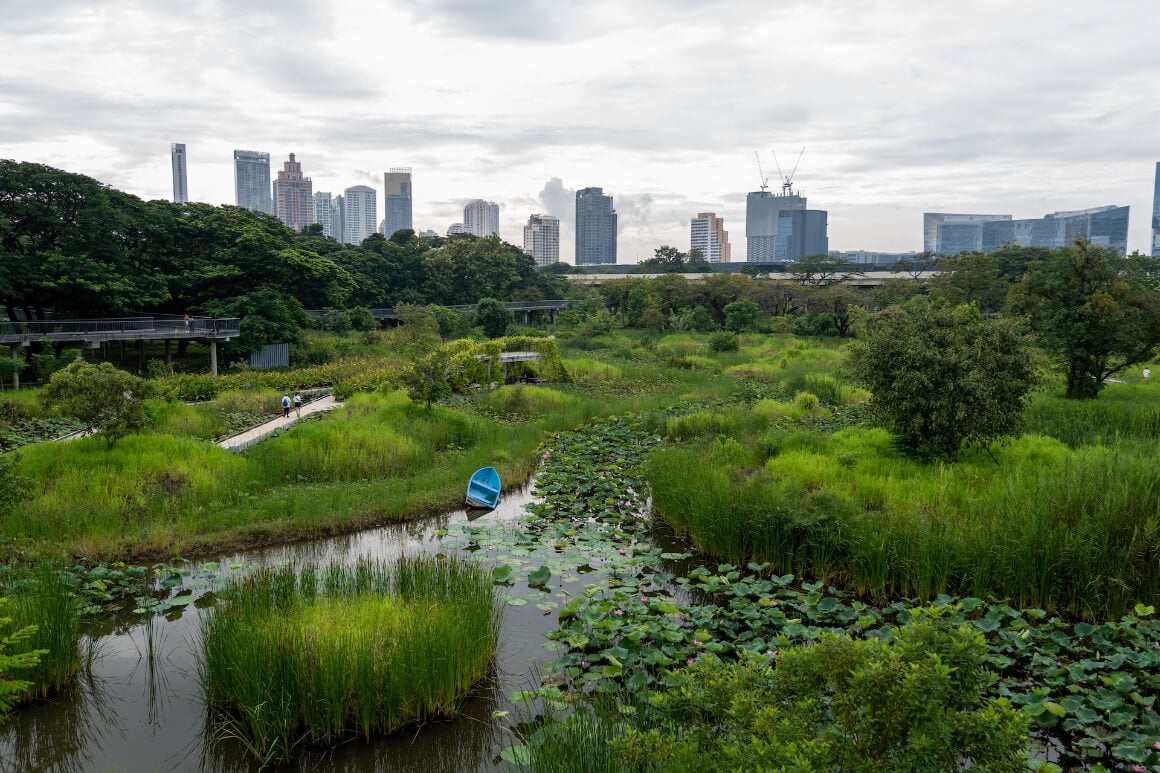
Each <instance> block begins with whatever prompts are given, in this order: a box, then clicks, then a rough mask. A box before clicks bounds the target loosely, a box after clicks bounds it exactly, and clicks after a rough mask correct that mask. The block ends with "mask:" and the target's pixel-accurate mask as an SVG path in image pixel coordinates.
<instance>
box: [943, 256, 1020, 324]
mask: <svg viewBox="0 0 1160 773" xmlns="http://www.w3.org/2000/svg"><path fill="white" fill-rule="evenodd" d="M1007 288H1008V285H1007V280H1006V279H1004V278H1003V272H1002V271H1001V270H1000V269H999V265H998V264H997V263H996V262H995V258H994V257H992V256H991V255H989V254H984V253H982V252H964V253H961V254H959V255H951V256H947V257H944V258H941V259H939V262H938V273H937V274H935V275H934V276H933V277H931V280H930V294H931V296H932V297H935V298H942V299H943V300H945V301H947V302H948V303H950V304H952V305H956V306H957V305H959V304H963V303H974V304H975V305H977V306H978V307H979V310H980V311H982V312H983V313H984V314H993V313H995V312H997V311H999V309H1000V308H1001V307H1002V306H1003V301H1004V300H1005V299H1006V297H1007Z"/></svg>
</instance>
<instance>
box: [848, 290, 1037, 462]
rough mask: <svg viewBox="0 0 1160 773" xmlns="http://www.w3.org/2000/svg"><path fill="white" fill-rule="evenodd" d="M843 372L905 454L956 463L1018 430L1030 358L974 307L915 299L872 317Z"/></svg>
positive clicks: (1008, 332) (1009, 332)
mask: <svg viewBox="0 0 1160 773" xmlns="http://www.w3.org/2000/svg"><path fill="white" fill-rule="evenodd" d="M850 369H851V372H852V373H853V375H854V377H855V379H856V380H858V381H859V382H861V383H862V384H863V385H864V386H866V387H867V388H869V389H870V391H871V393H872V394H873V397H872V400H871V406H872V407H873V409H874V410H875V412H876V413H877V415H878V416H879V417H880V418H881V420H882V421H883V422H884V423H885V424H886V426H887V427H889V428H890V429H891V430H892V431H893V432H894V433H895V434H897V435H898V436H899V438H900V440H901V442H902V444H903V445H904V447H906V448H907V449H908V450H909V451H910V452H911V453H914V454H915V455H917V456H921V457H936V458H941V459H947V460H952V461H953V460H954V459H956V458H958V454H959V450H960V448H961V447H962V445H963V444H964V443H974V444H986V443H990V442H992V441H994V440H996V439H998V438H999V437H1002V436H1003V435H1006V434H1009V433H1011V432H1012V431H1014V430H1015V429H1016V427H1017V426H1018V425H1019V419H1020V415H1021V414H1022V410H1023V399H1024V397H1025V395H1026V394H1027V392H1028V390H1029V389H1030V388H1031V385H1032V369H1031V359H1030V355H1029V354H1028V351H1027V347H1026V346H1025V344H1024V342H1023V339H1022V337H1021V336H1020V334H1019V332H1018V330H1017V329H1016V327H1015V325H1014V323H1012V322H1011V321H1009V320H1000V319H993V320H984V319H983V318H982V316H981V315H980V314H979V310H978V308H977V307H974V306H957V307H951V306H946V305H941V304H935V303H931V302H930V301H928V300H927V299H926V298H922V297H918V298H913V299H911V300H910V301H908V302H907V303H906V304H905V305H903V306H892V307H890V308H889V309H887V310H886V311H884V312H881V313H880V314H878V315H877V316H876V317H875V319H874V323H873V324H872V325H871V327H870V329H869V331H868V332H867V333H866V335H865V337H864V338H863V339H862V340H860V341H858V342H856V343H855V344H854V345H853V347H852V349H851V358H850Z"/></svg>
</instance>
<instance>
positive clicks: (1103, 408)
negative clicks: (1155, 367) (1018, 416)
mask: <svg viewBox="0 0 1160 773" xmlns="http://www.w3.org/2000/svg"><path fill="white" fill-rule="evenodd" d="M1023 426H1024V428H1025V430H1026V431H1027V432H1034V433H1036V434H1040V435H1050V436H1051V437H1054V438H1058V439H1059V440H1062V441H1063V442H1064V443H1067V444H1068V445H1069V446H1072V447H1075V446H1079V445H1087V444H1093V443H1100V442H1105V441H1112V440H1115V439H1116V438H1135V439H1138V440H1150V441H1152V442H1157V441H1160V389H1158V388H1156V386H1155V385H1153V384H1147V383H1144V384H1109V385H1108V386H1106V387H1105V388H1104V389H1103V391H1101V392H1100V396H1099V398H1098V399H1095V400H1065V399H1063V398H1062V397H1058V396H1055V395H1051V394H1048V393H1045V392H1039V393H1036V394H1034V395H1032V396H1031V398H1030V399H1029V400H1028V402H1027V408H1026V409H1025V410H1024V412H1023Z"/></svg>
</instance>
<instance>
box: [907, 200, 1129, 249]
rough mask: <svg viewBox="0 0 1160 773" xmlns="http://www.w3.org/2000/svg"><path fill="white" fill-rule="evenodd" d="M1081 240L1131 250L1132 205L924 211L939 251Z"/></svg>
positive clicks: (927, 237) (928, 240) (926, 239)
mask: <svg viewBox="0 0 1160 773" xmlns="http://www.w3.org/2000/svg"><path fill="white" fill-rule="evenodd" d="M1076 239H1087V240H1088V241H1090V242H1091V243H1092V244H1094V245H1097V246H1100V247H1110V248H1111V249H1113V250H1115V251H1116V252H1118V253H1119V254H1120V255H1125V254H1127V250H1128V207H1117V206H1107V207H1093V208H1092V209H1081V210H1075V211H1072V212H1055V213H1052V214H1050V215H1045V216H1043V217H1038V218H1031V219H1027V220H1014V219H1012V218H1011V216H1010V215H954V214H943V213H935V212H927V213H926V214H924V215H923V246H924V248H925V249H926V250H927V251H929V252H936V253H939V254H940V255H957V254H959V253H960V252H994V251H995V250H998V249H999V248H1001V247H1002V246H1003V245H1004V244H1007V243H1008V242H1011V243H1014V244H1018V245H1020V246H1023V247H1046V248H1048V249H1055V248H1057V247H1066V246H1068V245H1069V244H1071V243H1072V242H1074V241H1075V240H1076Z"/></svg>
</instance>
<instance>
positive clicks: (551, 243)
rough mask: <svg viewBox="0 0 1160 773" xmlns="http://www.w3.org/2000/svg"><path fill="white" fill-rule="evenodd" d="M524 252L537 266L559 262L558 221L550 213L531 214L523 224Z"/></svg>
mask: <svg viewBox="0 0 1160 773" xmlns="http://www.w3.org/2000/svg"><path fill="white" fill-rule="evenodd" d="M524 252H526V253H528V254H529V255H531V256H532V257H533V258H535V260H536V265H537V266H550V265H551V264H553V263H559V262H560V221H559V219H558V218H555V217H552V216H551V215H532V216H531V217H529V218H528V224H527V225H525V226H524Z"/></svg>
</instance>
